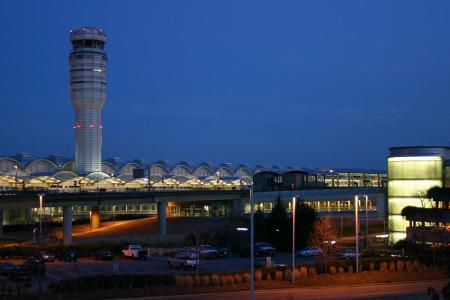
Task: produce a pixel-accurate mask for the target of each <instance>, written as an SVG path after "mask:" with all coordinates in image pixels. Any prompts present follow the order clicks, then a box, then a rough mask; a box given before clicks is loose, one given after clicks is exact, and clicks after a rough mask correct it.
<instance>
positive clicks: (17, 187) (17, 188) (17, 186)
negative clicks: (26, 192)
mask: <svg viewBox="0 0 450 300" xmlns="http://www.w3.org/2000/svg"><path fill="white" fill-rule="evenodd" d="M17 168H18V167H17V166H14V169H15V170H16V176H15V181H16V190H19V185H18V181H17Z"/></svg>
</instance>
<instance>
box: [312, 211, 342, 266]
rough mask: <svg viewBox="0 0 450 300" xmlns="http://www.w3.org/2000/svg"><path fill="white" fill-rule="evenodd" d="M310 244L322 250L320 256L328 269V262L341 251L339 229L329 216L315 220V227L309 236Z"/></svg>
mask: <svg viewBox="0 0 450 300" xmlns="http://www.w3.org/2000/svg"><path fill="white" fill-rule="evenodd" d="M309 245H310V246H312V247H317V248H319V249H320V250H321V251H322V253H321V255H320V257H321V259H322V261H323V262H324V263H325V270H326V269H327V268H328V262H329V261H330V260H332V259H334V258H335V257H336V254H337V253H338V251H339V246H338V244H337V230H336V228H335V226H334V224H333V222H332V221H331V219H330V218H329V217H325V218H319V219H317V220H316V221H315V222H314V229H313V231H312V233H311V235H310V237H309Z"/></svg>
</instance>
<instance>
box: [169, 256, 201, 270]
mask: <svg viewBox="0 0 450 300" xmlns="http://www.w3.org/2000/svg"><path fill="white" fill-rule="evenodd" d="M167 264H168V265H169V268H178V269H180V270H184V269H186V268H196V267H197V264H198V259H197V258H196V256H195V255H192V254H191V253H188V252H180V253H177V254H175V255H174V256H173V257H169V258H168V259H167Z"/></svg>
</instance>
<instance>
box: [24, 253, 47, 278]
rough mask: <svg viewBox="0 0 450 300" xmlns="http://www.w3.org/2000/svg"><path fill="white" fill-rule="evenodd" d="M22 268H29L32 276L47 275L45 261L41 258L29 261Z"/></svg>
mask: <svg viewBox="0 0 450 300" xmlns="http://www.w3.org/2000/svg"><path fill="white" fill-rule="evenodd" d="M22 266H23V267H24V268H28V269H29V270H30V271H31V274H32V275H45V271H46V268H45V261H44V260H43V259H42V258H40V257H38V258H32V259H28V260H26V261H25V262H24V263H23V264H22Z"/></svg>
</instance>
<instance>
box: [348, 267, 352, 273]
mask: <svg viewBox="0 0 450 300" xmlns="http://www.w3.org/2000/svg"><path fill="white" fill-rule="evenodd" d="M347 273H349V274H351V273H353V266H349V267H348V270H347Z"/></svg>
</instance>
